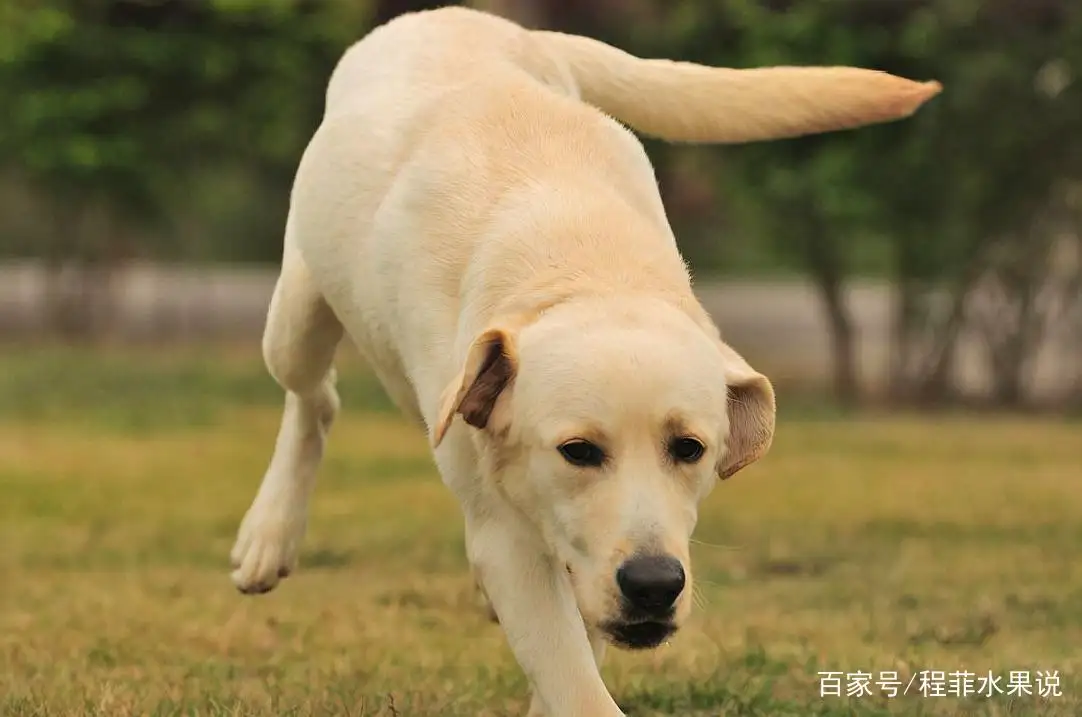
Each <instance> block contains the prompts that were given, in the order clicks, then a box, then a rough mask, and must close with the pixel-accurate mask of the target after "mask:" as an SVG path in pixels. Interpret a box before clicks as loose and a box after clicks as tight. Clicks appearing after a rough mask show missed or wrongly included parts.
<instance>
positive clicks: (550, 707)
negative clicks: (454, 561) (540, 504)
mask: <svg viewBox="0 0 1082 717" xmlns="http://www.w3.org/2000/svg"><path fill="white" fill-rule="evenodd" d="M469 522H470V525H469V530H468V535H469V541H470V545H469V548H470V550H469V552H470V557H471V559H472V561H473V563H474V566H475V569H476V570H477V573H478V576H479V577H480V579H481V582H482V583H483V585H484V589H485V592H486V593H487V595H488V598H489V600H490V601H491V603H492V607H493V609H494V611H495V612H496V614H497V616H498V618H499V622H500V626H501V627H502V628H503V631H504V634H505V635H506V636H507V641H508V644H509V645H510V647H511V651H512V653H514V655H515V659H517V660H518V663H519V665H521V667H522V669H523V670H524V671H525V673H526V676H527V678H528V679H529V680H530V685H531V686H532V688H533V695H534V696H533V702H532V704H531V708H530V714H531V716H532V715H535V714H538V715H545V717H618V716H622V715H623V712H621V711H620V708H619V707H617V705H616V702H615V701H613V699H612V696H611V695H610V694H609V691H608V689H607V688H606V687H605V683H604V682H603V681H602V680H601V673H600V671H599V670H598V666H597V660H596V658H595V649H594V648H593V647H592V645H591V642H592V641H591V639H590V637H589V636H588V634H587V631H586V627H585V625H583V622H582V617H581V616H580V614H579V610H578V607H577V605H576V604H575V596H574V594H573V592H572V589H571V584H570V582H569V580H568V578H567V575H566V573H565V572H564V571H563V570H562V569H560V567H559V566H557V565H554V564H553V562H552V561H551V560H550V559H549V558H548V557H547V556H546V555H545V553H544V551H543V549H542V547H541V546H540V545H539V544H538V539H537V537H536V536H535V535H533V534H532V533H531V532H530V530H529V529H528V528H527V527H526V526H524V525H523V524H522V523H521V522H518V521H517V520H516V519H515V518H512V517H495V516H491V515H489V516H486V517H485V518H484V519H483V521H476V520H472V521H469Z"/></svg>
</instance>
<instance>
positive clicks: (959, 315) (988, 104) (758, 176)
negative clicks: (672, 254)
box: [637, 0, 1082, 402]
mask: <svg viewBox="0 0 1082 717" xmlns="http://www.w3.org/2000/svg"><path fill="white" fill-rule="evenodd" d="M657 7H659V8H660V7H661V4H660V3H658V4H657ZM666 7H667V8H668V9H666V10H660V9H659V10H658V11H657V12H658V15H659V17H660V18H662V19H661V20H660V21H658V22H656V23H654V24H653V25H652V26H651V28H652V33H651V39H649V40H644V39H641V38H640V39H639V40H638V41H637V42H639V43H640V46H641V47H643V48H647V49H656V48H657V47H665V48H668V51H669V54H670V55H674V56H677V57H680V58H681V59H688V60H693V61H699V62H704V63H707V64H713V65H723V66H726V65H727V66H735V67H741V66H745V67H746V66H757V65H780V64H834V63H837V64H850V65H857V66H862V67H869V68H875V69H882V70H886V71H889V72H893V73H895V74H899V75H902V76H907V77H912V78H915V79H938V80H940V81H942V82H943V83H944V85H945V91H944V94H943V95H942V96H940V97H939V98H937V99H936V100H934V101H933V102H932V103H930V104H929V105H928V106H927V107H924V108H922V109H921V110H920V112H919V113H918V114H917V115H916V116H915V117H914V118H912V119H910V120H907V121H904V122H899V123H893V124H888V125H882V126H877V127H870V128H865V129H862V130H860V131H858V132H845V133H837V134H827V135H819V136H813V137H806V138H800V139H794V140H786V141H781V142H772V143H764V144H757V145H750V146H747V147H740V148H733V149H729V150H726V151H725V152H724V157H725V160H726V166H725V168H724V170H723V171H720V172H719V176H720V178H721V181H722V186H724V187H725V188H726V192H727V193H728V194H730V196H733V197H735V198H737V199H738V200H739V201H737V202H734V204H735V205H737V206H738V210H739V212H740V214H741V216H742V219H741V222H740V224H741V226H742V227H744V228H745V229H750V230H752V231H755V232H757V233H760V234H766V235H768V236H769V237H771V238H772V239H773V240H775V241H777V242H779V243H781V244H782V245H784V247H789V248H790V250H791V251H794V252H795V253H796V255H797V256H798V257H799V259H800V260H801V262H802V264H803V265H804V267H805V269H806V270H807V271H808V273H809V274H810V275H811V276H812V277H813V278H814V279H815V280H816V283H817V284H818V286H819V288H820V294H821V296H822V298H823V303H824V307H825V309H826V312H827V315H828V316H829V317H830V321H831V326H832V332H833V335H834V350H835V364H836V387H837V390H838V393H839V396H840V397H841V398H843V399H851V398H853V397H854V396H855V393H856V386H857V383H858V381H857V375H856V368H855V366H856V362H855V356H854V347H853V340H854V329H853V325H852V320H851V318H850V317H849V315H848V309H847V307H846V305H845V302H844V301H843V300H842V296H843V293H842V285H843V284H844V282H845V280H846V279H847V278H848V277H849V276H850V275H851V273H852V271H853V269H854V264H855V263H856V261H855V260H856V259H863V260H864V261H863V262H862V264H863V266H864V268H867V267H868V266H869V264H868V263H867V260H868V259H869V258H873V257H875V256H876V255H878V256H880V257H882V258H883V259H885V260H886V261H884V262H883V264H882V266H883V268H885V269H887V270H888V271H890V273H891V275H892V276H893V278H894V281H895V284H896V287H897V289H898V301H897V315H896V318H895V326H894V347H893V352H892V362H891V375H892V379H893V384H894V390H895V394H896V397H898V398H903V397H911V396H918V397H920V398H923V399H928V400H938V399H943V398H946V397H948V394H949V393H950V392H951V384H950V380H951V377H952V375H953V374H952V371H951V366H952V359H953V356H954V348H955V346H956V340H957V337H958V335H959V333H960V331H961V330H962V328H963V326H964V325H966V317H967V311H968V307H970V306H971V305H972V304H973V302H974V300H975V295H974V293H973V292H974V289H975V287H977V286H978V285H979V284H980V283H981V281H980V280H981V279H982V278H984V277H986V275H987V273H988V271H989V270H991V269H992V268H993V264H995V261H994V258H995V257H999V259H998V260H996V261H998V266H999V271H1000V274H1003V262H1004V259H1003V258H1002V257H1005V256H1014V257H1017V256H1019V254H1018V252H1019V251H1021V252H1022V254H1025V253H1026V252H1035V253H1038V252H1039V248H1040V247H1041V246H1044V245H1045V244H1043V243H1042V242H1040V241H1037V240H1036V239H1035V237H1034V234H1033V232H1034V231H1045V230H1038V229H1037V227H1047V226H1049V223H1048V222H1046V221H1044V217H1045V215H1046V214H1047V213H1048V211H1049V209H1050V208H1052V207H1055V206H1059V205H1060V204H1061V203H1062V201H1061V197H1062V195H1063V193H1064V192H1065V191H1066V188H1067V187H1069V186H1071V181H1072V180H1076V179H1078V178H1079V176H1080V174H1082V161H1080V156H1079V154H1080V151H1082V143H1079V142H1078V141H1077V128H1078V127H1079V126H1082V83H1079V82H1078V81H1077V78H1078V76H1079V74H1080V72H1082V35H1080V32H1082V7H1080V6H1079V5H1078V4H1077V3H1073V2H1070V1H1069V0H1039V1H1033V2H1031V1H1030V0H994V1H993V0H989V1H987V2H981V1H980V0H956V1H954V2H933V1H932V0H912V1H911V2H896V3H882V2H867V1H862V0H832V1H831V2H822V1H821V0H771V1H770V2H761V1H760V0H711V1H709V2H698V3H686V4H681V5H679V6H666ZM1059 225H1060V226H1061V225H1062V223H1060V224H1059ZM1005 244H1013V245H1015V246H1016V247H1017V249H1016V250H1014V251H1013V252H1012V251H1008V250H1006V249H1004V248H1003V247H1004V245H1005ZM1049 246H1051V244H1049ZM884 248H889V252H886V253H884V252H883V249H884ZM869 249H870V250H871V252H869V251H868V250H869ZM1007 261H1008V263H1010V261H1011V260H1007ZM1045 265H1046V263H1045V264H1042V263H1040V262H1035V263H1034V266H1045ZM1034 271H1035V270H1034ZM1033 273H1034V272H1033V271H1030V272H1028V273H1026V276H1028V277H1032V275H1033ZM1039 281H1041V280H1038V279H1032V278H1031V279H1029V280H1027V281H1014V282H1013V283H1011V282H1006V283H1004V282H1003V281H1001V282H1000V286H1001V287H1004V286H1007V285H1008V284H1010V285H1011V286H1013V287H1014V289H1013V290H1012V291H1013V298H1012V299H1011V300H1010V301H1011V302H1013V303H1014V304H1017V303H1018V302H1021V301H1024V296H1025V294H1026V292H1028V291H1032V286H1031V285H1032V284H1033V282H1038V283H1039ZM1009 293H1011V292H1009ZM1017 310H1019V311H1022V309H1017ZM1016 323H1019V325H1027V326H1028V325H1029V324H1028V323H1027V322H1025V321H1022V322H1016ZM1019 331H1021V329H1019ZM1026 331H1028V329H1027V330H1026ZM999 343H1000V344H1003V345H1010V346H1012V347H1013V348H1012V349H1011V350H1012V351H1014V352H1015V353H1016V354H1017V353H1018V347H1019V346H1020V345H1025V346H1032V344H1033V342H1032V341H1022V340H1012V341H1008V342H1006V343H1004V342H1002V341H1001V342H999ZM1004 350H1006V349H1004ZM993 363H996V360H993ZM998 363H999V364H1000V365H1002V366H1008V365H1009V366H1011V367H1012V368H1011V369H1010V370H1008V369H1006V368H1003V369H1002V370H997V371H994V373H996V374H997V375H999V376H1000V378H999V379H998V382H999V383H1001V384H1003V386H1004V388H1003V389H1002V390H998V391H997V394H998V398H999V399H1000V400H1001V401H1005V402H1017V401H1018V400H1020V398H1021V396H1020V393H1019V391H1017V390H1013V389H1010V388H1008V386H1009V385H1012V384H1013V385H1015V386H1017V385H1018V378H1017V375H1015V376H1014V377H1013V378H1008V377H1007V374H1011V373H1014V374H1017V373H1018V371H1021V370H1022V369H1021V367H1022V366H1024V365H1025V363H1026V362H1025V361H1023V360H1020V359H1017V358H1016V359H1013V360H1010V361H1006V360H1003V359H1000V360H998Z"/></svg>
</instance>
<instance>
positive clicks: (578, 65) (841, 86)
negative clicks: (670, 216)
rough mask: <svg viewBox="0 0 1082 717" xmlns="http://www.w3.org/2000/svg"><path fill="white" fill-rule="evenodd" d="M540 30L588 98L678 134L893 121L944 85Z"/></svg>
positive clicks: (638, 125)
mask: <svg viewBox="0 0 1082 717" xmlns="http://www.w3.org/2000/svg"><path fill="white" fill-rule="evenodd" d="M534 35H535V36H536V37H537V38H538V39H540V40H541V42H542V43H544V45H545V47H546V48H547V49H549V51H550V52H553V53H554V54H556V55H558V56H559V57H560V58H562V59H563V61H564V62H566V63H567V65H568V66H569V67H570V69H571V74H572V76H573V77H574V79H575V83H576V84H577V85H578V87H579V93H580V95H581V97H582V100H583V101H584V102H586V103H588V104H591V105H593V106H595V107H597V108H598V109H600V110H601V111H603V112H605V113H606V114H609V115H611V116H613V117H614V118H616V119H617V120H619V121H621V122H623V123H624V124H626V125H629V126H630V127H631V128H632V129H634V130H637V131H639V132H641V133H643V134H646V135H651V136H653V137H657V138H659V139H663V140H668V141H670V142H714V143H725V144H735V143H741V142H755V141H760V140H770V139H782V138H786V137H797V136H800V135H807V134H816V133H820V132H830V131H833V130H842V129H852V128H855V127H861V126H863V125H869V124H876V123H880V122H890V121H893V120H899V119H904V118H906V117H909V116H910V115H912V114H913V113H914V112H916V110H917V109H918V108H919V107H920V106H921V105H922V104H924V103H925V102H927V101H928V100H929V99H931V98H932V97H934V96H935V95H937V94H939V92H940V90H942V86H941V85H940V84H939V83H938V82H934V81H932V82H915V81H913V80H907V79H904V78H901V77H897V76H895V75H891V74H888V73H886V72H878V71H875V70H865V69H859V68H856V67H764V68H757V69H746V70H745V69H728V68H718V67H706V66H703V65H696V64H693V63H689V62H674V61H670V60H648V59H641V58H638V57H635V56H634V55H630V54H628V53H626V52H624V51H623V50H619V49H617V48H615V47H612V46H611V45H607V44H605V43H603V42H599V41H597V40H593V39H590V38H586V37H581V36H578V35H566V34H563V33H559V32H548V31H534Z"/></svg>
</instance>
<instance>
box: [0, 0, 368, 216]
mask: <svg viewBox="0 0 1082 717" xmlns="http://www.w3.org/2000/svg"><path fill="white" fill-rule="evenodd" d="M369 9H370V8H369V4H368V3H365V2H345V1H344V0H343V1H342V2H313V1H305V0H278V1H276V2H251V1H242V0H215V1H214V2H187V1H186V0H169V1H167V2H157V3H145V2H136V1H134V0H97V1H93V2H86V1H85V0H52V2H50V3H48V4H37V3H30V2H27V3H24V4H19V5H9V6H8V7H7V8H6V10H5V14H6V16H7V17H6V18H5V22H4V27H5V28H6V29H5V31H4V32H3V34H0V104H3V105H4V106H5V107H6V108H7V111H6V113H5V119H4V126H3V128H2V132H0V165H4V166H7V167H14V168H16V169H17V170H18V171H19V172H20V173H21V175H22V176H23V177H24V178H25V179H26V180H29V181H30V182H32V183H33V184H34V185H35V186H37V187H39V188H40V189H41V190H42V191H44V192H46V193H47V194H49V195H51V196H53V197H56V198H57V202H58V204H60V205H69V206H71V205H75V206H74V208H75V209H76V210H79V209H82V208H85V207H89V206H96V205H104V206H105V207H106V208H107V209H111V210H115V211H118V213H119V214H120V215H122V216H123V217H124V218H126V219H131V218H138V219H145V220H152V221H155V222H159V223H160V222H161V221H162V220H163V218H164V216H165V215H166V214H167V213H168V212H169V210H170V208H171V206H172V205H175V204H176V203H177V202H178V200H179V199H180V198H182V197H184V196H185V195H186V192H187V191H188V187H189V185H190V184H191V183H192V182H194V181H196V180H198V179H200V178H201V176H203V175H205V174H206V173H207V172H208V171H213V170H214V169H215V168H216V167H230V166H234V167H235V166H244V167H246V168H247V169H248V170H249V171H252V172H257V173H259V174H260V175H261V179H262V180H263V181H265V182H271V183H274V182H277V183H279V184H281V183H282V182H283V181H288V177H289V176H290V175H291V173H292V170H293V168H294V167H295V165H296V162H297V159H298V157H299V155H300V152H301V151H302V149H303V147H304V144H305V142H306V141H307V137H308V136H309V135H310V133H311V131H312V129H313V128H314V127H315V125H316V123H317V122H318V119H319V116H320V114H321V112H322V103H323V92H324V87H325V82H326V77H327V76H328V75H329V73H330V70H331V68H332V67H333V63H334V62H335V61H336V60H337V57H338V55H339V53H340V52H341V49H342V48H343V47H345V46H346V45H347V44H348V43H349V42H351V41H352V40H354V39H356V38H357V37H359V36H360V35H361V34H363V32H364V30H365V29H366V27H367V24H366V23H367V20H368V12H369Z"/></svg>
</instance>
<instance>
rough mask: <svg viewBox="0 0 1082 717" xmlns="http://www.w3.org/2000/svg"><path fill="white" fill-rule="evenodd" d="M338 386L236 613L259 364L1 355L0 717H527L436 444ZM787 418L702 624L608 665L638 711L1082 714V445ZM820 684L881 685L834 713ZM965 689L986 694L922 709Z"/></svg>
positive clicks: (980, 426) (1037, 430)
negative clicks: (309, 486)
mask: <svg viewBox="0 0 1082 717" xmlns="http://www.w3.org/2000/svg"><path fill="white" fill-rule="evenodd" d="M341 389H342V395H343V401H344V404H345V410H344V412H343V415H342V416H341V419H340V421H339V423H337V424H336V425H335V428H334V430H333V434H332V438H331V442H330V446H329V449H328V456H327V460H326V462H325V464H324V468H323V471H322V473H321V478H320V484H319V486H318V488H317V491H316V495H315V498H314V503H313V507H312V516H311V520H310V523H309V532H308V538H307V541H306V544H305V550H304V552H303V554H302V558H301V566H300V569H299V571H298V572H297V573H296V574H295V575H294V576H293V577H291V578H290V579H288V580H287V581H285V582H284V583H283V584H282V585H281V586H280V587H279V588H278V589H277V590H275V591H274V592H273V593H270V594H268V595H265V596H261V597H255V598H249V597H243V596H241V595H239V594H238V593H237V592H236V591H235V590H234V588H233V587H232V585H231V583H230V581H229V577H228V553H229V548H230V546H231V544H232V541H233V537H234V532H235V530H236V527H237V523H238V521H239V520H240V518H241V516H242V515H243V513H244V511H245V509H246V508H247V507H248V503H249V501H250V500H251V498H252V496H253V494H254V491H255V489H256V486H257V485H258V482H259V480H260V477H261V475H262V471H263V469H264V467H265V465H266V462H267V460H268V458H269V456H270V450H271V446H272V443H273V439H274V434H275V431H276V428H277V422H278V418H279V410H280V409H279V405H280V400H281V398H280V395H279V393H278V391H277V389H276V387H275V386H274V384H273V382H271V380H270V379H269V378H267V377H266V376H265V375H264V374H263V372H262V368H261V366H260V364H259V362H258V359H257V357H254V356H252V355H251V354H250V353H246V352H232V351H221V350H213V351H212V350H209V349H208V350H206V351H194V350H189V351H172V352H169V353H160V352H159V353H155V352H149V351H145V352H143V351H140V352H136V351H128V352H119V351H97V352H82V353H79V354H70V353H68V352H65V351H63V350H59V349H55V350H46V349H34V350H24V351H13V350H11V349H8V350H7V351H6V353H4V354H2V355H0V547H2V550H0V714H2V715H5V716H9V715H10V716H12V717H23V716H26V715H50V716H53V715H76V716H82V715H100V716H106V715H108V716H109V717H114V716H115V717H124V716H127V715H181V714H183V715H354V716H356V715H370V716H376V715H379V716H393V715H402V716H405V715H441V716H442V715H446V716H448V717H457V716H460V715H461V716H465V715H469V716H470V717H483V716H490V715H491V716H494V715H524V714H525V710H526V705H527V699H528V697H527V694H526V685H525V681H524V679H523V677H522V676H521V675H520V673H519V671H518V669H517V667H516V666H515V664H514V662H513V660H512V658H511V656H510V653H509V651H508V649H507V648H506V646H505V644H504V642H503V638H502V635H501V634H500V632H499V629H498V627H496V626H494V625H490V624H489V623H488V622H487V621H486V620H485V618H484V615H483V614H482V613H481V611H480V610H478V609H477V608H476V607H475V604H474V600H473V594H472V591H471V583H470V581H469V577H468V572H467V570H466V565H465V558H464V555H463V547H462V526H461V522H460V520H459V517H458V512H457V508H456V505H455V503H454V501H453V499H452V497H451V496H450V494H449V493H448V492H447V491H446V490H445V489H444V488H443V486H442V485H441V484H440V481H439V479H438V477H437V476H436V473H435V471H434V469H433V466H432V463H431V461H430V459H429V457H428V454H427V453H426V444H425V441H424V439H423V437H422V436H421V435H420V433H419V432H418V431H417V430H416V429H414V428H412V427H411V426H409V425H408V424H406V423H404V422H403V421H402V420H401V419H399V418H398V417H397V415H396V414H395V413H394V412H392V411H391V410H390V409H389V408H388V406H387V403H386V401H385V400H384V399H383V397H382V395H381V393H380V391H379V390H378V388H377V387H376V386H375V384H374V383H373V381H372V379H371V378H370V377H369V376H368V375H367V374H366V373H365V372H364V371H363V369H360V368H359V367H356V366H349V367H346V368H345V369H344V370H343V380H342V385H341ZM780 401H781V402H782V406H783V414H782V416H781V418H780V422H779V427H778V433H777V437H776V440H775V443H774V448H773V449H772V451H771V453H770V454H769V455H768V457H767V458H766V459H765V460H763V461H762V462H761V463H759V464H757V465H756V466H754V467H752V468H749V469H747V470H746V471H744V472H743V473H741V474H740V475H739V476H738V477H736V478H734V479H733V480H732V481H729V482H726V483H725V484H723V485H722V486H720V487H719V488H718V490H716V491H715V492H714V494H713V495H712V496H711V497H710V499H709V500H708V502H707V503H706V504H705V506H704V508H703V510H702V512H701V518H700V522H699V529H698V532H697V533H696V538H697V541H698V542H697V543H696V544H695V546H694V550H693V559H694V563H695V567H696V573H697V576H698V577H699V580H700V585H699V593H700V594H699V598H700V599H699V600H698V601H697V602H698V605H697V607H696V610H695V613H694V617H693V619H692V621H691V622H690V624H689V625H688V626H687V627H686V629H685V630H683V631H682V633H681V634H679V635H678V636H677V637H676V638H675V639H674V640H673V641H672V643H671V644H670V645H668V646H666V647H664V648H661V649H659V650H657V651H655V652H653V653H649V654H627V653H618V652H615V651H610V653H609V655H610V656H609V659H608V660H607V662H606V665H605V667H604V674H605V676H606V680H607V682H608V684H609V686H610V688H611V689H612V690H613V693H614V694H615V695H616V696H617V700H618V701H619V702H620V703H621V704H622V705H623V706H624V708H625V711H627V712H628V713H629V714H631V715H635V716H636V717H641V716H645V715H684V716H698V715H701V716H706V715H711V716H714V715H719V716H720V715H725V716H726V717H742V716H749V715H792V716H794V717H795V716H797V715H799V716H801V717H803V716H805V715H821V716H826V715H830V716H838V717H840V716H842V715H852V716H855V717H865V716H870V715H888V714H889V715H1008V714H1009V715H1063V716H1064V717H1066V716H1068V715H1079V714H1082V439H1080V436H1082V425H1079V423H1077V422H1069V421H1056V420H1051V419H1049V420H1036V419H1023V418H992V417H981V418H972V417H970V418H967V417H958V416H955V417H935V418H932V417H914V416H907V417H898V416H895V417H888V416H874V417H872V416H869V417H863V418H860V419H857V418H853V417H850V418H839V417H830V416H826V415H821V414H820V415H810V414H808V413H806V412H803V411H801V412H796V411H790V410H788V409H786V408H785V405H786V404H785V401H786V395H785V393H784V391H783V392H782V393H781V395H780ZM826 671H837V672H841V673H844V674H843V675H842V676H841V678H840V686H841V690H842V692H843V694H844V693H845V691H846V690H847V688H848V687H849V686H850V685H853V684H856V682H855V680H854V679H852V678H851V677H850V675H851V674H852V673H861V672H862V673H867V674H868V675H869V676H870V677H871V680H870V682H871V685H870V686H871V690H872V692H873V694H872V695H871V696H868V695H863V696H856V697H851V698H846V697H835V696H822V695H821V694H820V692H821V690H822V688H823V687H825V686H826V685H827V683H826V682H821V681H820V675H819V673H820V672H826ZM884 671H893V672H897V673H898V679H899V680H900V681H901V683H902V684H901V687H900V688H899V690H903V689H905V688H906V687H907V685H908V695H906V696H898V697H894V698H891V697H888V696H886V695H885V694H884V693H883V690H882V689H881V688H880V687H879V686H878V685H877V684H876V682H878V681H879V680H880V679H881V678H882V676H883V675H882V673H883V672H884ZM922 671H941V672H943V673H946V674H944V675H942V676H941V675H936V674H931V673H930V672H928V673H927V674H926V675H925V677H926V678H928V680H922V678H921V676H920V675H921V672H922ZM959 671H967V672H969V673H973V675H974V681H973V682H972V684H971V685H970V686H971V688H972V689H973V690H976V689H978V688H980V687H984V690H985V694H982V695H980V696H971V697H968V698H965V699H960V698H958V697H955V696H951V695H950V693H951V692H952V691H956V690H957V685H954V686H953V687H952V686H951V685H949V684H947V685H946V686H945V687H944V692H946V693H947V696H939V697H937V696H934V691H935V688H936V685H938V684H939V679H940V678H941V677H942V678H944V679H947V680H949V678H950V673H952V672H959ZM989 671H991V672H992V673H993V675H994V676H996V677H998V678H999V680H1000V681H999V689H1000V690H1001V692H1000V691H994V692H993V694H992V695H991V696H990V697H989V696H987V694H986V692H987V686H985V685H983V684H982V680H980V679H977V678H978V677H981V676H984V675H987V673H988V672H989ZM1012 671H1013V672H1018V673H1021V674H1020V675H1016V678H1028V680H1029V682H1030V685H1029V689H1030V691H1031V694H1022V695H1008V694H1007V692H1008V690H1009V688H1008V683H1009V682H1010V673H1011V672H1012ZM1056 677H1058V679H1059V681H1058V684H1057V683H1056V680H1055V678H1056ZM911 680H912V682H910V681H911ZM922 682H925V683H926V684H924V688H925V689H924V691H925V692H927V693H928V694H927V695H924V694H921V692H922ZM1041 691H1044V692H1045V693H1046V694H1045V695H1044V696H1042V695H1041V694H1039V693H1040V692H1041ZM1055 692H1058V693H1059V696H1056V695H1054V694H1049V693H1055Z"/></svg>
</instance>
